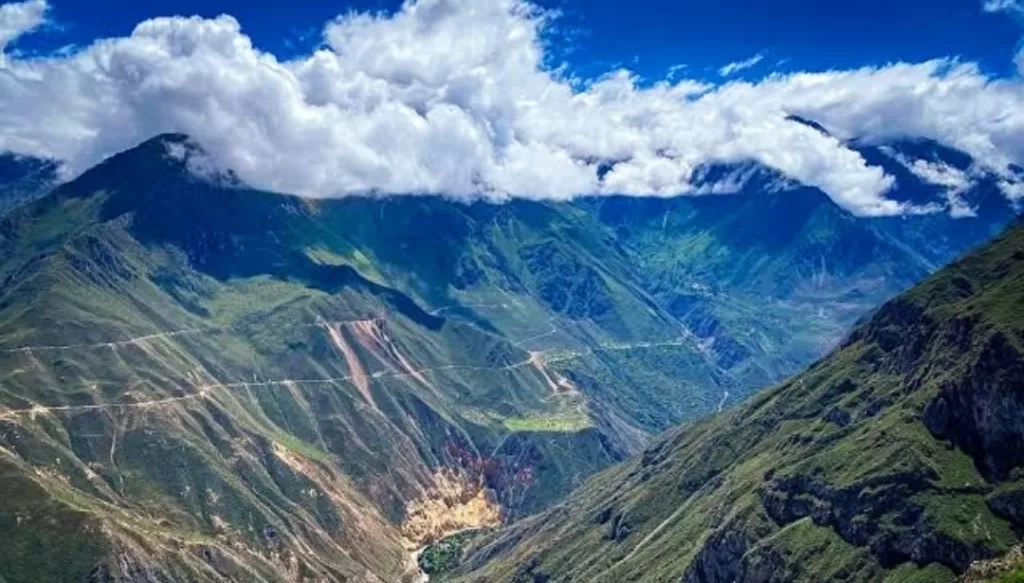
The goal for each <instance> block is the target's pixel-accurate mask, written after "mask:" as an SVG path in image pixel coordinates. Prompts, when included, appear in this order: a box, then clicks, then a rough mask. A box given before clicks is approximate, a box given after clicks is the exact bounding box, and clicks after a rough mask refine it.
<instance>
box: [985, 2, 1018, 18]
mask: <svg viewBox="0 0 1024 583" xmlns="http://www.w3.org/2000/svg"><path fill="white" fill-rule="evenodd" d="M982 8H983V9H984V10H985V12H1009V13H1012V14H1016V15H1024V1H1022V0H985V1H984V2H982Z"/></svg>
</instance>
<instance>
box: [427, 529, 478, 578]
mask: <svg viewBox="0 0 1024 583" xmlns="http://www.w3.org/2000/svg"><path fill="white" fill-rule="evenodd" d="M486 532H487V531H486V530H471V531H467V532H460V533H458V534H455V535H452V536H449V537H446V538H444V539H442V540H440V541H438V542H436V543H434V544H432V545H430V546H428V547H427V548H425V549H423V552H422V553H421V554H420V557H419V565H420V569H422V570H423V572H424V573H426V574H427V575H431V576H434V575H442V574H444V573H447V572H448V571H451V570H452V569H454V568H456V567H457V566H458V565H459V562H460V561H461V560H462V553H463V551H464V550H465V548H466V545H468V544H469V543H470V542H472V541H473V539H475V538H477V537H479V536H480V535H482V534H485V533H486Z"/></svg>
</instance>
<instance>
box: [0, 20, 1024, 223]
mask: <svg viewBox="0 0 1024 583" xmlns="http://www.w3.org/2000/svg"><path fill="white" fill-rule="evenodd" d="M40 3H41V0H34V1H33V2H29V3H23V4H13V5H7V6H15V7H20V8H10V9H9V10H11V11H14V12H16V11H19V10H26V9H27V8H26V7H31V6H36V7H39V6H40ZM41 7H42V9H43V11H44V12H45V8H46V6H45V4H41ZM4 8H5V10H6V9H7V7H6V6H5V7H4ZM552 18H553V17H552V15H551V14H549V13H547V12H544V11H542V10H540V9H538V8H536V7H535V6H533V5H531V4H529V3H527V2H525V1H523V0H418V1H412V0H410V1H407V2H406V3H405V4H403V6H402V7H401V8H400V9H399V10H398V11H396V12H395V13H394V14H364V13H353V14H349V15H345V16H341V17H339V18H337V19H335V20H333V21H331V22H329V23H327V24H326V25H325V27H324V31H323V40H324V44H323V47H322V48H320V49H319V50H317V51H315V52H314V53H312V54H309V55H303V56H300V57H297V58H294V59H291V60H282V59H279V58H277V57H276V56H274V55H273V54H270V53H267V52H264V51H261V50H259V49H258V48H257V47H254V46H253V44H252V42H251V41H250V39H249V38H248V37H247V36H246V35H245V34H244V32H243V30H242V28H241V25H240V24H239V22H238V21H236V20H235V19H234V18H232V17H230V16H221V17H218V18H215V19H202V18H198V17H192V18H184V17H171V18H157V19H152V20H148V21H145V22H142V23H140V24H139V25H138V26H137V27H136V28H135V30H134V31H133V32H132V34H131V35H130V36H127V37H123V38H111V39H101V40H97V41H95V42H93V43H92V44H90V45H88V46H85V47H82V48H80V49H78V50H76V51H75V52H72V53H70V54H55V55H50V56H42V57H20V56H17V55H11V54H8V55H7V57H8V58H7V60H6V61H5V62H3V63H2V65H0V127H3V128H4V129H3V131H2V132H0V150H2V149H6V150H11V151H15V152H19V153H24V154H33V155H42V156H48V157H52V158H57V159H60V160H63V161H65V162H66V164H67V166H68V168H69V169H70V170H71V172H80V171H82V170H85V169H87V168H88V167H89V166H91V165H93V164H95V163H96V162H98V161H100V160H102V159H103V158H104V157H106V156H109V155H110V154H113V153H115V152H117V151H119V150H123V149H125V148H127V147H130V146H132V145H134V144H135V143H137V142H139V141H141V140H144V139H146V138H148V137H151V136H152V135H155V134H157V133H161V132H169V131H174V132H184V133H187V134H189V135H191V136H192V137H193V138H194V139H195V140H196V141H198V142H199V143H201V144H202V145H203V146H204V147H205V149H206V150H207V151H208V152H209V154H210V155H211V156H212V157H213V159H214V160H215V161H216V163H217V164H218V165H220V166H222V167H224V168H231V169H233V170H234V171H236V172H237V174H238V176H239V177H241V179H243V180H244V181H246V182H248V183H250V184H252V185H254V186H257V187H261V188H266V189H271V190H277V191H284V192H293V193H299V194H304V195H309V196H343V195H349V194H361V193H376V192H384V193H438V194H445V195H447V196H452V197H481V196H483V197H488V198H493V199H502V198H505V197H510V196H515V197H530V198H538V199H566V198H570V197H573V196H577V195H581V194H636V195H659V196H672V195H685V194H700V193H701V192H704V191H706V188H702V186H701V185H700V184H693V183H694V182H698V181H697V178H698V177H699V172H700V169H701V168H702V167H703V165H705V164H707V163H711V162H746V161H756V162H759V163H761V164H765V165H767V166H769V167H771V168H774V169H776V170H778V171H780V172H782V173H783V174H785V175H786V176H788V177H790V178H791V179H795V180H799V181H801V182H803V183H806V184H809V185H813V186H817V187H819V188H821V189H822V190H824V191H825V192H826V193H828V194H829V195H830V196H831V197H832V198H833V199H834V200H835V201H836V202H837V203H838V204H840V205H842V206H843V207H845V208H847V209H849V210H850V211H852V212H854V213H858V214H862V215H891V214H899V213H902V212H907V211H908V210H912V209H908V208H906V207H904V206H903V205H901V204H900V203H897V202H895V201H893V200H890V199H888V198H887V197H886V193H887V191H888V190H889V189H890V187H891V186H892V184H893V180H892V178H891V177H889V176H886V174H885V173H884V172H883V171H882V170H881V169H879V168H876V167H871V166H869V165H867V163H866V162H865V161H864V159H863V158H862V157H861V156H860V155H859V154H858V153H857V152H855V151H853V150H851V149H849V148H847V147H846V145H845V143H844V140H846V139H848V138H853V137H859V138H863V139H868V140H883V139H887V138H894V137H901V136H919V137H925V138H931V139H935V140H938V141H940V142H943V143H946V144H949V145H951V146H954V147H957V148H960V149H962V150H964V151H966V152H968V153H970V154H972V155H973V156H975V157H976V158H977V159H978V160H979V163H981V164H984V165H986V166H987V167H989V168H990V169H992V170H994V171H996V172H1002V171H1004V170H1005V167H1006V166H1007V164H1009V163H1011V162H1016V163H1020V162H1021V161H1024V139H1022V136H1024V87H1022V84H1021V83H1020V82H1019V81H1016V80H1000V79H991V78H988V77H986V76H985V75H984V74H983V73H981V72H980V70H979V69H978V68H977V67H976V66H975V65H973V64H970V63H960V62H957V61H951V60H936V61H928V62H924V63H916V64H906V63H899V64H892V65H887V66H883V67H870V68H863V69H857V70H850V71H824V72H815V73H796V74H789V75H772V76H769V77H767V78H765V79H763V80H761V81H759V82H741V81H732V82H728V83H725V84H719V85H714V84H708V83H706V82H703V81H699V80H694V79H687V78H677V79H673V80H669V79H665V80H662V81H658V82H654V83H642V82H641V81H640V80H639V79H638V78H637V77H636V76H635V75H634V74H633V73H631V72H629V71H627V70H615V71H610V72H608V74H606V75H605V76H603V77H602V78H600V79H597V80H594V81H590V82H581V81H579V80H575V79H569V78H567V77H566V75H565V73H563V72H562V71H561V70H560V69H552V68H551V67H550V66H548V64H547V63H546V53H545V46H546V44H547V42H548V40H549V39H548V38H547V37H546V34H547V31H548V28H549V25H550V22H551V19H552ZM30 27H31V24H28V25H22V26H21V28H17V27H12V28H10V30H20V31H21V32H25V31H27V30H30ZM13 34H15V35H16V34H18V33H17V32H15V33H13ZM12 38H13V37H12ZM676 73H677V77H683V76H684V75H683V72H682V71H681V70H677V71H676ZM790 114H798V115H801V116H803V117H806V118H809V119H814V120H816V121H819V122H821V123H823V124H824V125H825V126H826V127H828V128H829V129H830V130H831V131H832V134H833V136H835V137H833V136H828V135H824V134H822V133H820V132H818V131H815V130H814V129H811V128H809V127H806V126H804V125H802V124H799V123H794V122H792V121H788V120H787V116H789V115H790Z"/></svg>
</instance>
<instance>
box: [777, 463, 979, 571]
mask: <svg viewBox="0 0 1024 583" xmlns="http://www.w3.org/2000/svg"><path fill="white" fill-rule="evenodd" d="M930 479H934V476H931V477H929V476H926V475H922V474H914V473H897V474H890V475H887V476H879V477H877V478H873V479H869V480H864V481H861V482H859V483H857V484H855V485H852V486H848V487H836V486H833V485H831V484H828V483H826V482H824V481H822V480H820V479H818V478H816V477H814V476H809V475H796V476H788V477H779V478H772V479H770V480H769V481H768V482H767V483H766V484H765V486H764V488H763V489H762V491H761V501H762V504H763V505H764V508H765V510H766V511H767V512H768V514H769V516H771V517H772V519H773V520H775V521H776V522H778V523H779V524H780V525H786V524H791V523H793V522H796V521H797V520H800V519H802V518H807V517H810V518H811V520H813V521H814V523H815V524H817V525H818V526H825V527H829V528H832V529H833V530H834V531H835V532H836V533H838V534H839V536H841V537H842V538H843V539H844V540H846V541H847V542H849V543H850V544H853V545H857V546H862V547H867V548H868V549H870V551H871V553H872V554H873V555H874V556H875V557H876V558H877V560H878V562H879V563H880V564H881V565H883V566H885V567H887V568H891V567H895V566H897V565H899V564H901V563H905V562H907V561H913V562H915V563H917V564H920V565H927V564H931V563H940V564H943V565H945V566H947V567H949V568H951V569H953V570H955V571H957V572H963V571H964V570H965V569H967V567H968V566H969V565H970V564H971V562H972V561H976V560H979V559H983V558H988V557H989V556H990V551H987V550H986V549H984V548H975V547H972V546H970V545H968V544H966V543H964V542H962V541H960V540H957V539H954V538H952V537H949V536H947V535H945V534H944V533H942V532H941V531H939V530H938V529H937V527H936V525H934V524H933V523H932V521H931V519H930V518H929V517H928V516H927V515H926V513H925V512H924V510H923V509H922V508H921V507H920V506H918V505H916V504H914V503H913V502H912V500H913V497H914V495H916V494H918V493H921V492H923V491H925V490H928V489H930V488H931V485H930Z"/></svg>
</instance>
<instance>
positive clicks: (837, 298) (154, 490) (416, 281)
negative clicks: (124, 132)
mask: <svg viewBox="0 0 1024 583" xmlns="http://www.w3.org/2000/svg"><path fill="white" fill-rule="evenodd" d="M863 148H864V152H865V156H868V155H869V154H871V155H877V156H879V157H880V158H879V160H881V162H879V163H883V162H884V163H885V164H889V165H890V166H891V168H892V173H893V175H894V176H896V178H897V187H896V189H895V190H894V192H893V196H896V197H898V198H900V199H901V200H906V201H908V202H912V203H913V204H914V205H917V206H921V207H924V206H926V205H933V206H934V207H935V208H938V207H940V206H942V207H943V208H946V209H947V210H948V209H951V208H953V206H954V205H955V206H956V212H955V213H954V214H957V215H962V217H961V218H953V217H952V216H950V213H949V212H938V213H934V214H928V215H910V216H907V217H903V218H894V219H865V218H857V217H854V216H852V215H850V214H849V213H847V212H846V211H844V210H842V209H841V208H840V207H839V206H837V205H836V204H835V203H834V202H833V201H832V200H831V199H830V198H828V196H826V195H825V194H824V193H822V192H821V191H819V190H816V189H813V188H808V187H805V186H802V185H800V184H796V183H794V182H792V181H791V180H788V179H786V178H785V177H783V176H781V175H779V174H778V173H776V172H774V171H771V170H768V169H766V168H764V167H761V166H758V165H755V164H736V165H719V166H709V167H707V168H705V169H702V171H701V173H700V175H701V177H702V178H701V179H702V180H703V181H704V183H705V184H706V186H707V188H706V189H704V190H706V191H707V192H708V193H709V194H707V195H703V196H693V197H679V198H672V199H648V198H631V197H607V198H582V199H579V200H577V201H574V202H570V203H544V202H533V201H525V200H516V201H512V202H509V203H506V204H490V203H484V202H478V203H473V204H467V203H462V202H454V201H449V200H445V199H443V198H437V197H417V196H396V197H360V198H346V199H339V200H307V199H301V198H297V197H292V196H287V195H281V194H274V193H267V192H261V191H256V190H253V189H250V188H248V187H246V186H245V185H244V184H242V183H241V181H239V180H238V178H237V177H236V176H234V175H233V174H232V173H230V172H219V171H212V170H211V168H213V166H212V165H210V164H208V163H207V161H206V160H205V154H204V152H203V150H202V147H201V146H200V145H198V144H195V143H194V142H193V141H192V140H190V139H189V138H188V137H187V136H182V135H164V136H159V137H157V138H154V139H152V140H150V141H147V142H145V143H144V144H141V145H140V146H138V147H136V148H134V149H132V150H129V151H127V152H124V153H121V154H118V155H116V156H114V157H112V158H110V159H108V160H107V161H105V162H103V163H102V164H100V165H98V166H97V167H95V168H93V169H91V170H89V171H87V172H85V173H84V174H82V175H81V176H79V177H77V178H76V179H74V180H72V181H71V182H68V183H65V184H61V185H59V186H57V187H56V188H52V189H51V188H50V185H52V184H54V183H55V182H56V180H57V176H58V174H59V173H58V167H57V165H56V164H55V163H51V162H40V161H32V160H29V159H23V158H10V164H7V163H5V164H6V165H4V166H0V170H3V174H2V176H0V199H2V200H9V201H12V202H11V204H10V205H9V207H7V210H5V211H4V212H3V215H4V216H3V217H2V218H0V257H2V259H3V260H2V262H0V476H2V477H0V482H2V484H3V491H4V492H10V493H11V494H10V495H5V496H3V497H0V531H3V536H4V539H5V540H14V541H16V542H15V543H13V544H5V545H0V575H2V577H3V580H5V581H7V582H8V583H14V582H20V581H44V580H54V581H65V580H67V581H82V580H86V581H90V582H100V581H131V582H134V581H221V580H225V579H227V580H245V581H284V580H295V579H300V580H301V579H303V578H305V579H307V580H317V579H320V580H349V581H388V582H391V581H397V580H403V581H406V580H407V581H413V580H417V579H418V578H419V576H420V573H419V572H418V568H417V566H416V565H415V561H413V560H412V557H411V552H412V551H413V550H415V549H416V548H418V547H421V546H423V545H425V544H427V543H429V542H431V541H434V540H437V539H439V538H442V537H444V536H446V535H448V534H451V533H453V532H457V531H460V530H463V529H466V528H475V527H480V526H497V525H499V524H502V523H511V522H515V521H516V520H518V519H520V518H522V517H524V516H526V515H528V514H531V513H534V512H538V511H543V510H545V509H547V508H550V507H551V506H552V504H554V503H556V502H557V501H559V500H560V499H561V497H562V496H564V495H565V494H566V493H568V492H570V491H571V490H572V489H574V488H576V487H577V486H580V485H581V484H582V483H583V482H584V481H585V479H586V478H587V477H588V476H590V475H592V474H594V473H596V472H598V471H600V470H602V469H604V468H607V467H609V466H611V465H613V464H615V463H617V462H620V461H622V460H624V459H627V458H628V457H629V456H630V455H631V454H634V453H637V452H640V451H641V450H643V448H644V447H645V446H647V444H648V443H649V441H650V439H651V436H652V435H654V434H656V433H658V432H661V431H664V430H665V429H668V428H669V427H671V426H673V425H675V424H678V423H682V422H689V421H693V420H695V419H698V418H700V417H702V416H704V415H707V414H709V413H714V412H716V411H720V410H722V409H725V408H726V407H730V406H732V405H733V404H735V403H737V402H739V401H740V400H742V399H744V398H746V397H748V396H750V395H753V394H754V393H755V392H756V391H757V390H758V389H760V388H762V387H765V386H767V385H770V384H772V383H774V382H777V381H779V380H780V379H783V378H785V377H786V376H788V375H790V374H792V373H794V372H796V371H798V370H799V369H801V368H802V367H804V366H806V365H808V364H810V363H812V362H813V361H815V360H816V359H818V358H819V357H820V356H821V355H822V354H824V353H825V352H826V351H827V350H829V349H830V348H832V347H834V346H835V345H836V344H838V343H839V342H840V341H841V340H842V338H843V337H844V336H845V335H846V334H847V332H848V331H849V330H850V328H851V327H852V326H853V325H854V323H855V322H856V321H858V320H859V319H861V318H864V317H865V316H868V315H869V314H870V313H871V312H872V310H874V309H875V308H876V307H877V306H878V305H880V304H881V303H882V302H883V301H885V300H887V299H889V298H891V297H892V296H894V295H896V294H898V293H899V292H901V291H903V290H905V289H907V288H909V287H910V286H912V285H913V284H915V283H916V282H918V281H920V280H921V279H923V278H925V277H926V276H927V275H928V274H929V273H931V272H933V271H934V270H935V269H937V268H938V267H939V266H941V265H942V264H944V263H946V262H947V261H949V260H951V259H952V258H954V257H955V256H957V255H959V254H961V253H963V252H965V251H966V250H968V249H970V248H972V247H974V246H975V245H978V244H980V243H982V242H984V241H986V240H987V239H989V238H990V237H992V236H994V235H995V234H996V233H998V232H1000V231H1001V230H1003V229H1004V228H1005V227H1006V226H1007V225H1008V224H1009V223H1010V222H1011V221H1013V219H1014V216H1015V209H1014V207H1013V206H1012V205H1011V204H1010V203H1009V202H1008V201H1007V199H1006V198H1005V197H1003V196H1002V194H1001V193H1000V192H999V184H998V179H997V178H996V177H994V176H991V175H988V174H986V173H984V172H981V171H979V170H977V168H976V165H975V164H974V163H973V162H972V161H971V160H970V159H969V158H968V157H965V156H964V155H963V154H958V153H955V152H952V151H951V150H948V149H945V148H941V147H940V146H938V145H936V144H931V143H927V142H899V143H893V144H882V145H871V146H867V145H865V146H863ZM940 162H941V164H940ZM915 164H916V165H915ZM899 168H903V169H905V172H903V173H902V174H900V173H899V170H898V169H899ZM908 168H913V171H911V170H909V169H908ZM915 172H916V173H915ZM928 172H932V173H933V174H934V173H935V172H939V173H940V174H941V175H942V177H941V178H939V179H938V180H940V181H942V182H944V184H945V185H943V186H941V187H938V186H936V185H935V184H933V182H930V181H929V180H927V179H926V178H923V177H922V176H931V175H929V174H928ZM933 178H934V177H933ZM954 178H955V179H957V180H958V182H957V183H956V184H955V185H954V184H953V180H954ZM950 189H953V191H955V192H953V191H951V190H950ZM724 191H729V192H731V194H723V193H722V192H724ZM715 192H718V193H719V194H713V193H715ZM43 193H48V194H45V195H43ZM943 205H945V206H943ZM964 215H973V216H964ZM716 419H721V418H716ZM701 423H704V424H708V423H711V424H714V423H719V421H704V422H701ZM634 463H635V462H634ZM624 467H630V466H624ZM623 471H625V470H623ZM585 492H586V491H585ZM584 495H585V494H584ZM656 510H657V508H656V507H652V508H651V512H652V513H653V512H655V511H656ZM523 524H534V523H523ZM993 524H994V523H993ZM991 548H993V549H994V548H995V547H994V546H993V547H991ZM971 556H972V557H973V556H974V555H971ZM545 565H546V563H545ZM954 566H956V565H954ZM537 572H538V573H540V572H541V571H537Z"/></svg>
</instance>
